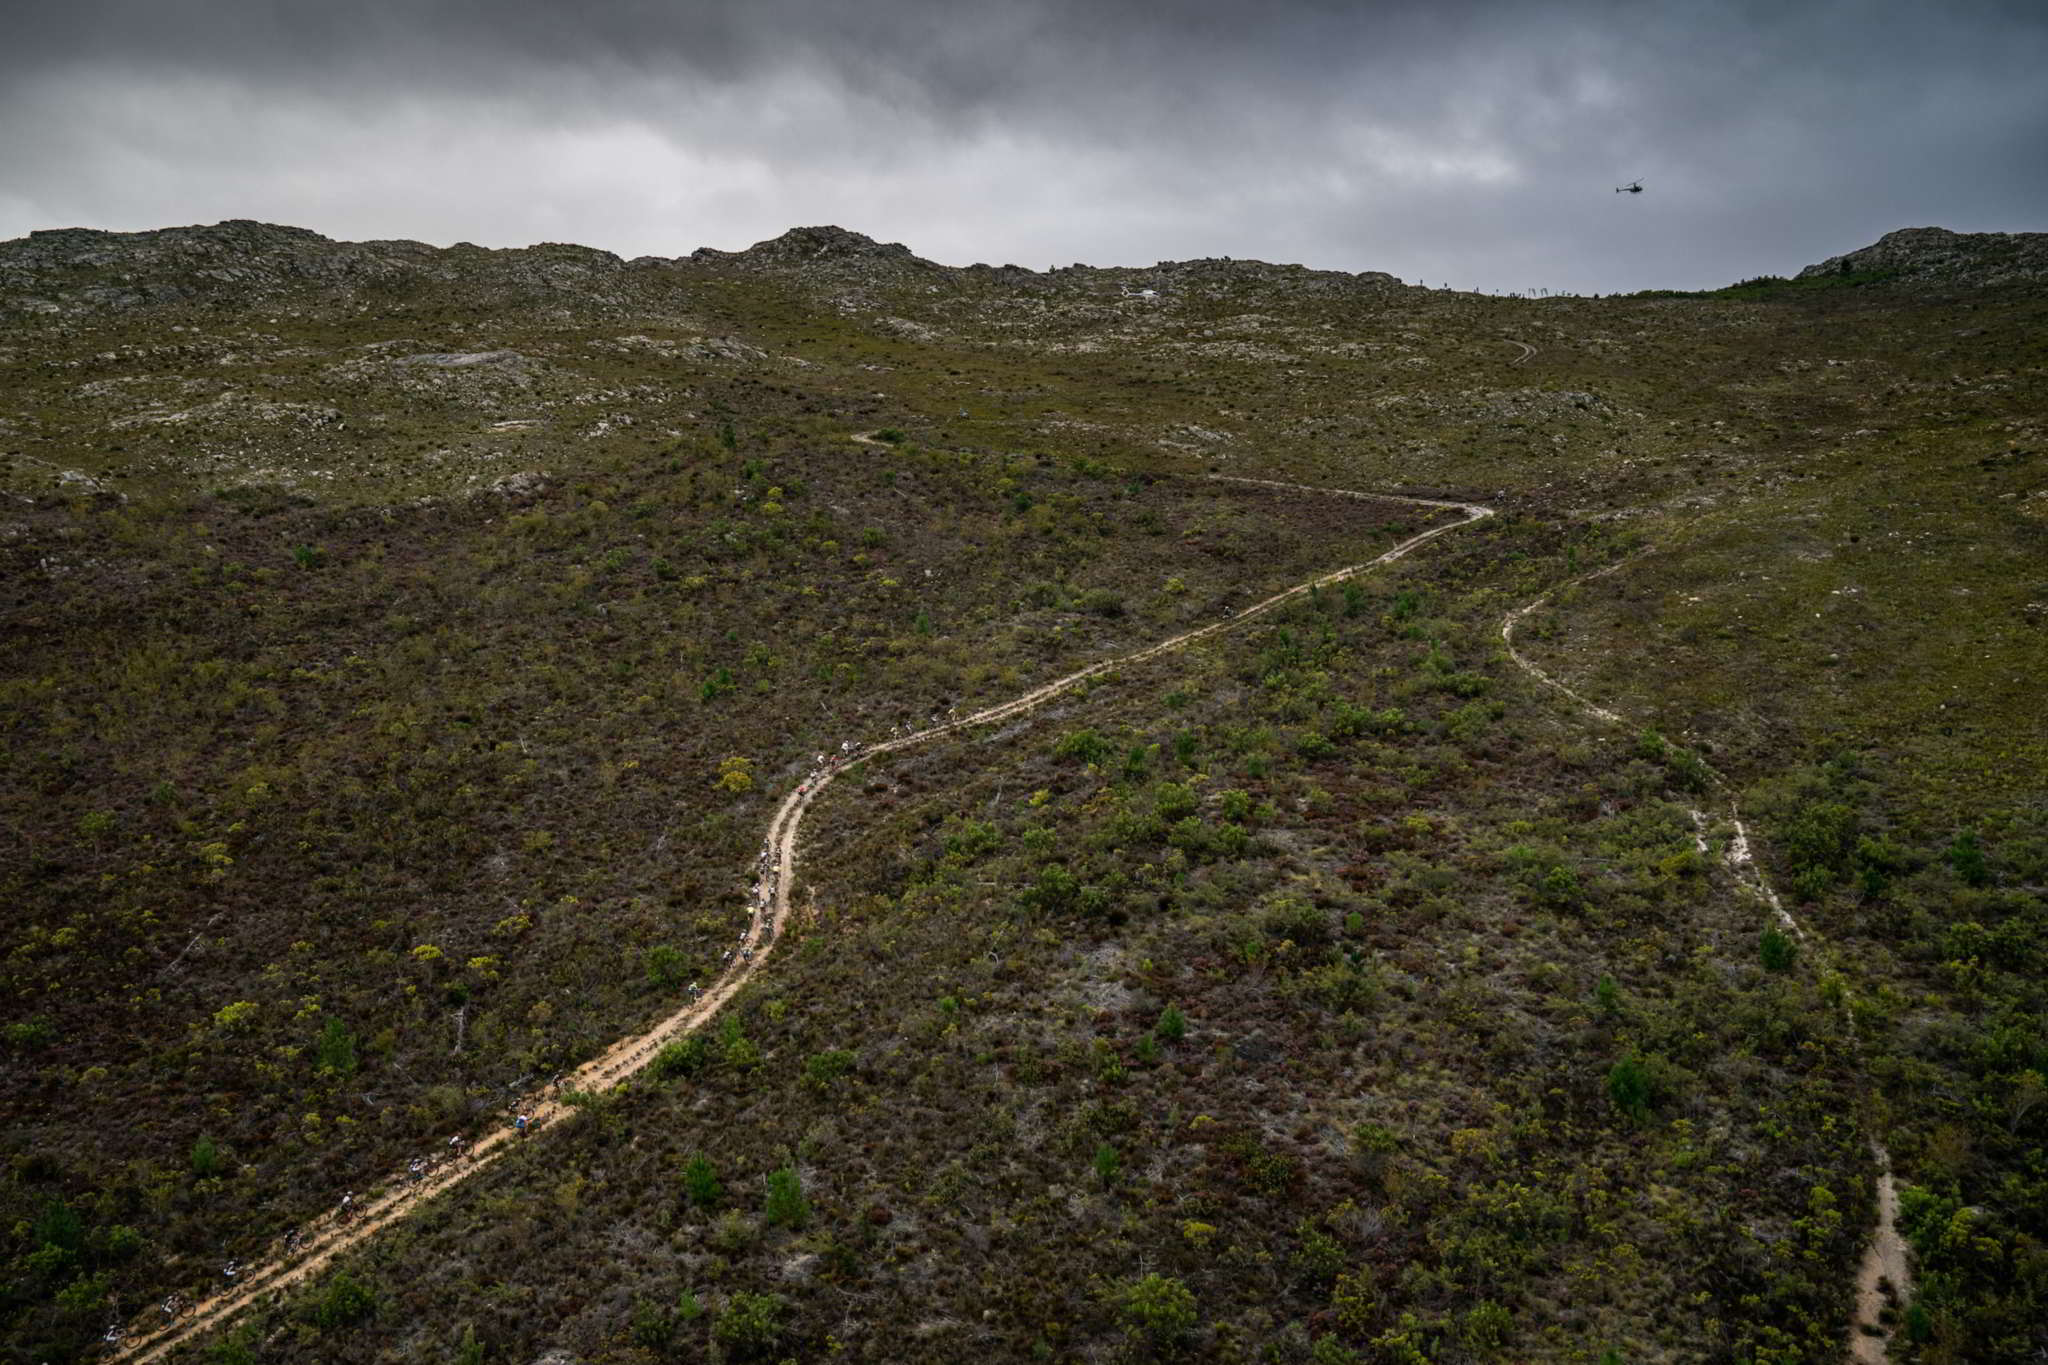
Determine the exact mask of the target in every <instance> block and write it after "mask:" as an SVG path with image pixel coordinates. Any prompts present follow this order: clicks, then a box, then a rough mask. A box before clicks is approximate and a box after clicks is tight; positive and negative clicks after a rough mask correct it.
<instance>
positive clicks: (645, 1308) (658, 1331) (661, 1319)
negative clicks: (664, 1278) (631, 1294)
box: [633, 1299, 676, 1351]
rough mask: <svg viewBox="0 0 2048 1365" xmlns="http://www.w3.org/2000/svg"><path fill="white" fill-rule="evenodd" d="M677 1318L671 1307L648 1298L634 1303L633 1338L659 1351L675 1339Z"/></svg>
mask: <svg viewBox="0 0 2048 1365" xmlns="http://www.w3.org/2000/svg"><path fill="white" fill-rule="evenodd" d="M675 1335H676V1318H675V1314H674V1313H673V1312H671V1311H670V1310H669V1309H666V1308H663V1307H662V1306H661V1305H660V1304H658V1303H654V1302H651V1301H650V1300H647V1299H637V1300H635V1301H634V1304H633V1340H635V1341H637V1342H639V1343H640V1344H641V1345H642V1346H645V1347H647V1348H648V1349H649V1350H653V1351H659V1350H662V1349H663V1348H665V1347H666V1346H667V1345H668V1344H669V1343H670V1342H671V1341H673V1340H675Z"/></svg>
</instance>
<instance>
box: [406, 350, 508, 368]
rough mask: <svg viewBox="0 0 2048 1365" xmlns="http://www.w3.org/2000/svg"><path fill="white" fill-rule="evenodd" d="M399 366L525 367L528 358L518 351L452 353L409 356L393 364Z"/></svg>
mask: <svg viewBox="0 0 2048 1365" xmlns="http://www.w3.org/2000/svg"><path fill="white" fill-rule="evenodd" d="M393 363H395V364H399V365H438V366H441V367H442V368H444V369H460V368H464V367H467V366H470V365H524V364H525V363H526V357H525V356H523V355H521V354H519V352H517V351H451V352H444V353H441V354H437V355H409V356H404V357H401V358H400V359H399V360H397V361H395V362H393Z"/></svg>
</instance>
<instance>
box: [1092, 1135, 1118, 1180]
mask: <svg viewBox="0 0 2048 1365" xmlns="http://www.w3.org/2000/svg"><path fill="white" fill-rule="evenodd" d="M1123 1168H1124V1159H1123V1158H1122V1157H1121V1156H1119V1155H1118V1154H1117V1150H1116V1148H1114V1147H1112V1146H1111V1145H1110V1144H1108V1143H1107V1142H1105V1143H1102V1144H1100V1145H1099V1146H1097V1147H1096V1149H1095V1178H1096V1179H1097V1180H1100V1181H1101V1182H1102V1184H1103V1186H1104V1188H1107V1187H1109V1186H1111V1185H1114V1184H1116V1181H1117V1177H1118V1176H1119V1175H1120V1174H1122V1172H1123Z"/></svg>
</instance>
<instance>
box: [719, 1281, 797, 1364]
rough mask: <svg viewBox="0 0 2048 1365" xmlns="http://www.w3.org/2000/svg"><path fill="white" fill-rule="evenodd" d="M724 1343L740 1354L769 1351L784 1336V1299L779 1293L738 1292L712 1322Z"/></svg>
mask: <svg viewBox="0 0 2048 1365" xmlns="http://www.w3.org/2000/svg"><path fill="white" fill-rule="evenodd" d="M711 1335H712V1337H713V1338H714V1339H715V1340H717V1342H718V1343H719V1344H720V1345H721V1346H727V1347H730V1348H731V1349H732V1351H733V1352H734V1353H735V1354H737V1355H741V1356H746V1355H754V1354H758V1353H761V1352H765V1351H767V1350H768V1349H769V1348H770V1347H772V1346H774V1345H775V1342H776V1339H777V1338H778V1337H780V1336H781V1335H782V1298H781V1296H780V1295H778V1294H748V1293H745V1292H741V1293H737V1294H734V1295H733V1296H732V1298H731V1299H730V1300H728V1301H727V1303H726V1305H725V1311H724V1312H723V1313H720V1314H719V1315H718V1320H717V1321H716V1322H714V1323H712V1324H711Z"/></svg>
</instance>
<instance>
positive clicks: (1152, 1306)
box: [1112, 1274, 1200, 1346]
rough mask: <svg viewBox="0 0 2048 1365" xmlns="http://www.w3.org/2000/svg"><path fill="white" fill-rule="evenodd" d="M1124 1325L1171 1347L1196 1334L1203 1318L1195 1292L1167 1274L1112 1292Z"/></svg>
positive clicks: (1152, 1341) (1150, 1277) (1153, 1341)
mask: <svg viewBox="0 0 2048 1365" xmlns="http://www.w3.org/2000/svg"><path fill="white" fill-rule="evenodd" d="M1112 1297H1113V1298H1114V1300H1115V1303H1116V1307H1117V1311H1118V1315H1119V1316H1120V1317H1121V1318H1122V1319H1123V1323H1124V1326H1125V1327H1127V1328H1128V1329H1130V1330H1131V1331H1133V1332H1135V1333H1137V1334H1138V1335H1140V1336H1142V1337H1144V1338H1145V1339H1146V1340H1148V1341H1150V1342H1151V1343H1152V1344H1153V1345H1155V1346H1172V1345H1175V1344H1177V1343H1180V1342H1183V1341H1186V1340H1187V1339H1188V1338H1189V1337H1191V1336H1193V1335H1194V1333H1195V1326H1196V1324H1197V1323H1198V1322H1199V1321H1200V1318H1199V1317H1198V1315H1197V1312H1196V1305H1195V1295H1194V1291H1192V1290H1190V1289H1189V1288H1188V1287H1187V1286H1186V1285H1184V1284H1182V1283H1181V1282H1180V1281H1179V1280H1176V1279H1172V1278H1170V1277H1168V1276H1165V1275H1156V1274H1155V1275H1147V1276H1145V1278H1143V1279H1141V1280H1137V1281H1135V1282H1133V1283H1131V1284H1127V1285H1123V1286H1120V1287H1119V1288H1117V1289H1116V1290H1115V1291H1114V1292H1113V1296H1112Z"/></svg>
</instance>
